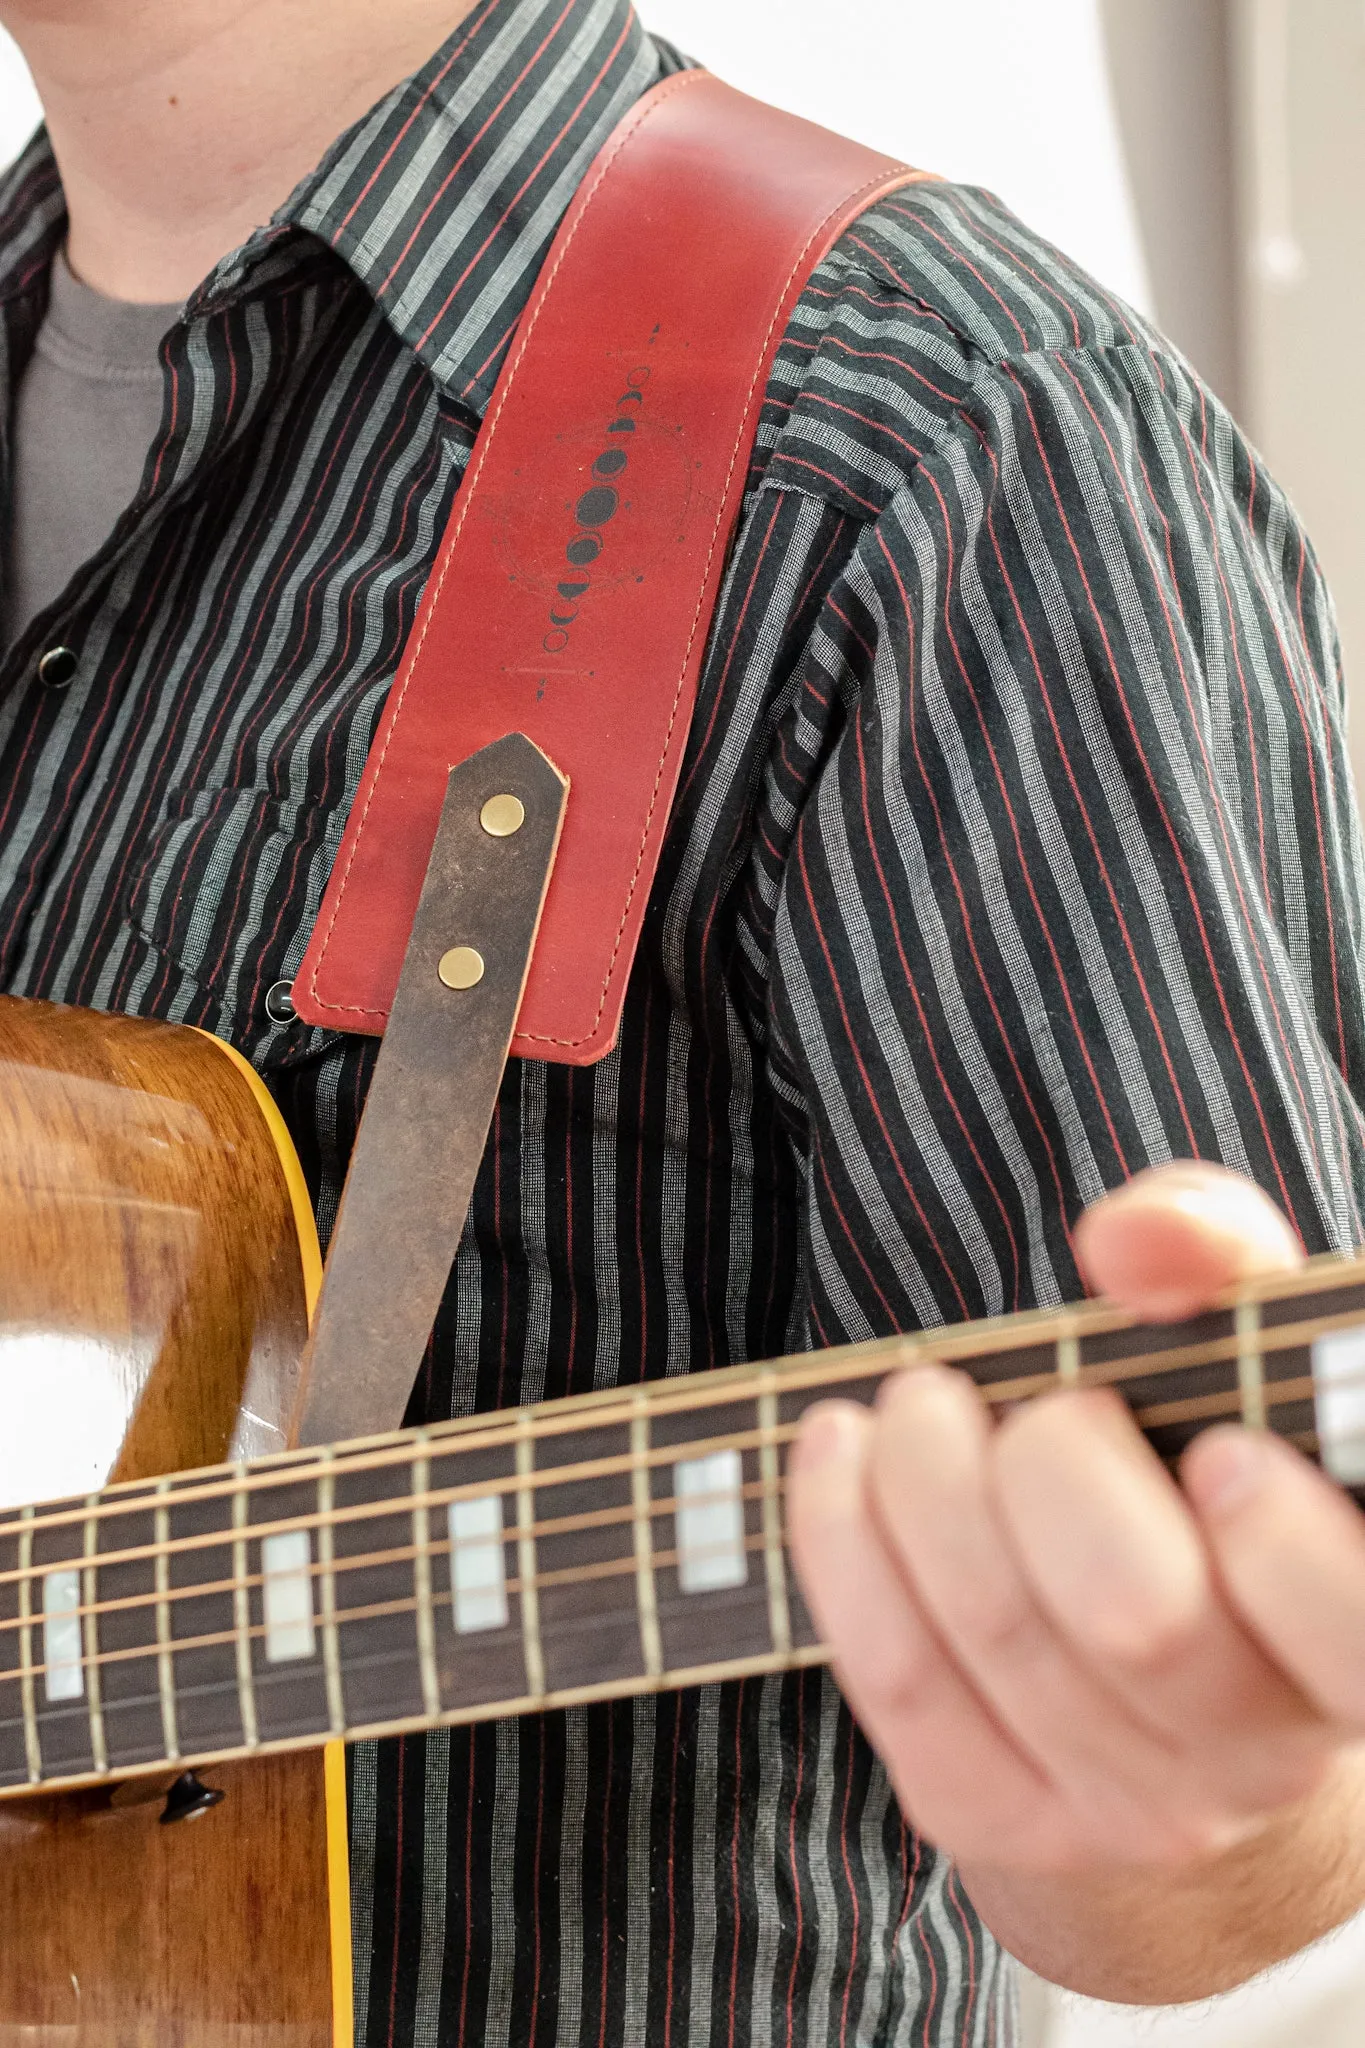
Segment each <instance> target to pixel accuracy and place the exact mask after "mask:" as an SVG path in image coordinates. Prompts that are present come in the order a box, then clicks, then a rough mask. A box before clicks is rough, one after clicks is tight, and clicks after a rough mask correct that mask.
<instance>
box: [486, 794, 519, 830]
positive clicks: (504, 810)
mask: <svg viewBox="0 0 1365 2048" xmlns="http://www.w3.org/2000/svg"><path fill="white" fill-rule="evenodd" d="M479 823H480V824H481V825H482V826H483V829H484V831H485V832H486V833H487V834H488V836H489V838H490V839H510V838H511V837H512V834H513V833H514V832H520V830H521V828H522V826H523V825H524V824H525V823H526V806H525V804H524V803H523V802H522V800H521V798H520V797H519V796H490V797H489V799H488V802H487V803H486V804H485V805H484V807H483V809H482V810H481V811H480V812H479Z"/></svg>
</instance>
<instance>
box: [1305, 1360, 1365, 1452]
mask: <svg viewBox="0 0 1365 2048" xmlns="http://www.w3.org/2000/svg"><path fill="white" fill-rule="evenodd" d="M1313 1382H1314V1388H1315V1392H1316V1399H1317V1411H1318V1442H1319V1444H1320V1445H1321V1448H1322V1462H1323V1464H1324V1465H1325V1466H1326V1468H1327V1470H1328V1471H1329V1472H1330V1473H1331V1475H1332V1477H1333V1478H1334V1479H1337V1480H1340V1482H1341V1484H1342V1485H1343V1486H1365V1325H1360V1326H1357V1327H1356V1328H1355V1329H1351V1330H1329V1331H1328V1332H1327V1333H1326V1335H1325V1336H1322V1337H1318V1338H1317V1339H1316V1340H1315V1341H1314V1344H1313Z"/></svg>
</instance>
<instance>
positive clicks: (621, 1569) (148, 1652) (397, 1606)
mask: <svg viewBox="0 0 1365 2048" xmlns="http://www.w3.org/2000/svg"><path fill="white" fill-rule="evenodd" d="M730 1497H731V1498H733V1496H730ZM763 1547H764V1537H763V1536H762V1535H761V1534H758V1535H749V1536H746V1537H745V1538H744V1541H743V1544H742V1548H743V1549H744V1551H745V1553H746V1554H754V1553H758V1552H760V1551H761V1550H762V1549H763ZM653 1556H654V1564H655V1567H656V1569H657V1568H658V1567H659V1566H660V1565H664V1566H672V1567H674V1568H675V1569H676V1567H677V1565H678V1564H679V1562H680V1553H679V1552H678V1551H676V1550H660V1551H655V1552H654V1553H653ZM634 1571H635V1560H634V1557H633V1556H631V1557H626V1558H608V1559H604V1560H603V1561H602V1562H600V1563H598V1564H594V1565H585V1566H577V1567H575V1566H569V1567H566V1568H565V1569H563V1570H560V1571H552V1572H541V1573H540V1574H539V1575H538V1577H537V1578H536V1579H535V1580H533V1581H532V1584H531V1588H530V1592H531V1595H532V1598H534V1596H535V1592H536V1591H537V1589H538V1588H540V1587H543V1586H560V1585H579V1584H583V1583H585V1582H589V1581H593V1580H598V1579H615V1578H624V1577H626V1576H627V1575H633V1574H634ZM507 1591H508V1593H509V1594H514V1593H515V1594H517V1595H518V1596H519V1595H520V1594H521V1592H522V1591H523V1586H522V1581H521V1580H520V1579H519V1578H512V1579H509V1580H508V1581H507ZM452 1601H453V1595H451V1594H449V1593H435V1592H433V1595H432V1605H433V1607H434V1608H443V1607H449V1606H451V1605H452ZM415 1610H416V1600H415V1599H414V1598H413V1597H412V1596H409V1595H405V1596H403V1597H402V1598H400V1599H395V1600H378V1601H373V1602H371V1603H369V1604H368V1605H366V1606H364V1607H350V1608H345V1607H343V1608H339V1609H338V1611H337V1616H336V1620H337V1626H338V1629H342V1628H345V1627H346V1626H347V1624H348V1623H351V1622H360V1621H379V1620H383V1619H386V1618H388V1617H391V1616H393V1615H400V1614H413V1613H414V1612H415ZM266 1632H267V1630H266V1625H265V1624H264V1623H260V1624H256V1623H253V1624H252V1627H251V1635H252V1637H253V1638H263V1637H264V1636H265V1634H266ZM235 1633H236V1632H235V1630H233V1629H219V1630H215V1631H214V1632H212V1633H211V1634H209V1635H201V1636H182V1637H180V1639H179V1640H178V1641H177V1643H176V1648H177V1650H213V1649H221V1648H222V1647H223V1646H224V1645H225V1644H227V1643H231V1642H232V1641H233V1640H234V1637H235ZM155 1655H156V1652H155V1651H154V1650H152V1649H151V1648H149V1647H147V1646H146V1645H138V1646H137V1647H135V1648H133V1649H127V1650H104V1651H102V1652H101V1653H100V1662H101V1664H123V1663H131V1662H134V1661H136V1660H138V1659H144V1660H151V1659H153V1658H154V1657H155ZM343 1669H344V1667H343ZM45 1670H46V1666H45V1665H43V1664H35V1665H34V1666H33V1676H34V1677H35V1678H41V1677H42V1676H43V1673H44V1671H45ZM17 1675H18V1674H16V1673H15V1672H12V1671H5V1672H0V1687H3V1686H4V1685H5V1684H8V1683H12V1682H13V1680H14V1679H15V1677H16V1676H17ZM224 1689H226V1688H224ZM528 1697H531V1695H528ZM536 1697H539V1695H536ZM259 1746H260V1747H261V1748H262V1749H263V1750H264V1749H268V1748H272V1747H275V1748H277V1747H279V1745H278V1744H269V1743H262V1744H260V1745H259ZM170 1760H171V1761H175V1759H170ZM0 1796H3V1795H2V1794H0Z"/></svg>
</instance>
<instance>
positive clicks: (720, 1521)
mask: <svg viewBox="0 0 1365 2048" xmlns="http://www.w3.org/2000/svg"><path fill="white" fill-rule="evenodd" d="M743 1487H744V1465H743V1461H742V1459H741V1458H740V1455H739V1452H738V1451H713V1452H712V1453H711V1455H710V1457H708V1458H684V1459H683V1460H681V1461H680V1463H678V1464H676V1465H675V1466H674V1467H673V1495H674V1500H675V1503H676V1505H675V1510H674V1522H675V1525H676V1529H677V1549H678V1584H679V1585H680V1586H681V1587H682V1589H683V1591H684V1593H719V1592H721V1591H723V1590H724V1588H725V1587H727V1586H742V1585H744V1584H746V1582H747V1581H748V1577H749V1554H748V1552H747V1550H746V1549H745V1547H744V1495H743Z"/></svg>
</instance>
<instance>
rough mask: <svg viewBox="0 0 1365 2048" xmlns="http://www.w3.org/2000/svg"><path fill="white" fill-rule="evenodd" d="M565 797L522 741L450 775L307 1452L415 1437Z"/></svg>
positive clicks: (334, 1248)
mask: <svg viewBox="0 0 1365 2048" xmlns="http://www.w3.org/2000/svg"><path fill="white" fill-rule="evenodd" d="M567 795H568V790H567V786H566V784H565V781H564V778H563V776H562V775H561V774H560V773H559V771H558V769H557V768H556V767H555V765H554V763H553V762H551V761H547V760H546V758H545V756H544V754H542V753H541V751H540V749H539V748H538V747H535V746H533V745H532V744H531V742H530V740H528V739H526V738H525V737H524V735H523V734H521V733H510V734H509V735H508V736H507V737H506V738H504V739H501V740H498V741H496V742H495V743H494V745H492V746H491V747H485V748H483V749H482V751H481V752H479V753H478V754H476V755H475V756H474V757H473V759H471V760H469V761H464V762H462V763H461V764H460V766H459V767H457V768H454V769H452V770H451V773H450V776H449V779H448V788H447V793H446V798H445V803H444V806H443V808H442V812H441V818H440V823H439V827H438V829H437V833H436V844H435V846H434V847H433V848H432V852H431V862H430V865H429V866H428V868H427V873H426V879H425V882H424V884H423V887H422V895H421V900H420V902H419V903H418V906H417V916H416V920H415V922H414V924H413V928H412V939H411V941H410V943H409V945H408V950H407V958H406V960H405V961H404V963H403V972H402V976H401V978H400V980H399V984H398V991H397V994H396V996H395V998H394V1005H393V1018H392V1021H391V1023H390V1026H389V1029H388V1031H387V1032H386V1033H385V1035H384V1043H383V1046H382V1047H381V1048H380V1053H379V1059H378V1061H377V1062H376V1065H375V1070H374V1079H373V1081H372V1082H371V1084H370V1093H369V1097H368V1099H367V1101H366V1104H365V1114H364V1116H363V1117H362V1119H361V1123H360V1132H359V1135H358V1137H357V1139H356V1144H355V1150H354V1152H353V1153H352V1155H351V1169H350V1172H349V1174H348V1175H347V1177H346V1190H345V1193H344V1195H343V1196H342V1202H341V1209H340V1211H339V1213H338V1215H337V1220H336V1228H335V1229H334V1230H333V1232H332V1242H331V1246H330V1249H329V1251H328V1256H327V1270H326V1273H325V1274H324V1276H323V1282H322V1293H321V1295H320V1297H319V1299H318V1305H317V1309H316V1311H315V1312H314V1316H313V1329H312V1335H311V1338H310V1340H309V1344H308V1349H307V1351H306V1353H305V1355H304V1360H303V1369H302V1373H301V1375H300V1386H299V1400H298V1409H297V1412H296V1414H295V1417H294V1427H293V1432H292V1434H291V1437H290V1441H291V1443H297V1444H335V1443H346V1442H349V1441H350V1440H351V1439H352V1438H355V1437H362V1436H369V1435H373V1434H375V1433H377V1432H378V1431H380V1430H385V1429H397V1427H398V1425H399V1424H400V1422H401V1421H402V1419H403V1410H404V1408H405V1407H406V1406H407V1400H408V1395H409V1394H410V1393H411V1391H412V1382H413V1378H414V1376H415V1374H416V1371H417V1368H418V1365H419V1364H420V1362H421V1358H422V1352H423V1350H424V1348H425V1346H426V1342H427V1339H428V1337H429V1336H430V1335H431V1326H432V1324H433V1322H434V1321H435V1320H436V1311H437V1309H438V1308H439V1306H440V1302H441V1296H442V1294H443V1293H444V1292H445V1286H446V1282H447V1280H448V1279H449V1278H450V1268H451V1266H452V1264H453V1263H454V1259H455V1253H456V1249H457V1248H458V1245H459V1242H460V1232H461V1231H462V1230H463V1228H464V1220H465V1216H466V1213H467V1212H468V1209H469V1202H470V1197H471V1195H472V1194H473V1192H474V1176H475V1174H476V1173H477V1172H478V1167H479V1161H480V1160H481V1159H482V1157H483V1150H484V1146H485V1144H486V1143H487V1141H488V1126H489V1122H490V1120H491V1118H492V1115H493V1105H494V1103H495V1102H496V1100H497V1095H498V1084H499V1082H500V1081H501V1079H502V1075H503V1069H504V1068H505V1066H506V1065H507V1047H508V1043H509V1041H510V1039H511V1036H512V1026H513V1025H514V1024H515V1022H516V1017H517V1008H518V1005H519V1004H520V1002H521V994H522V989H523V987H524V986H525V982H526V968H527V963H528V962H529V960H530V958H531V953H532V948H533V947H534V945H535V939H536V928H537V926H538V925H539V923H540V916H541V910H542V907H543V905H544V901H545V887H546V883H547V882H548V880H549V877H550V871H551V869H552V867H553V866H554V860H555V850H556V848H557V847H558V845H559V835H560V828H561V825H562V823H563V818H564V808H565V799H566V797H567Z"/></svg>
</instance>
